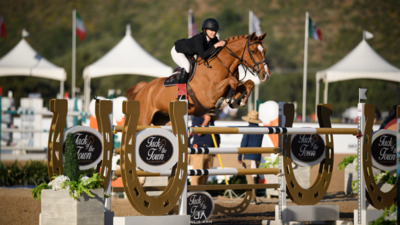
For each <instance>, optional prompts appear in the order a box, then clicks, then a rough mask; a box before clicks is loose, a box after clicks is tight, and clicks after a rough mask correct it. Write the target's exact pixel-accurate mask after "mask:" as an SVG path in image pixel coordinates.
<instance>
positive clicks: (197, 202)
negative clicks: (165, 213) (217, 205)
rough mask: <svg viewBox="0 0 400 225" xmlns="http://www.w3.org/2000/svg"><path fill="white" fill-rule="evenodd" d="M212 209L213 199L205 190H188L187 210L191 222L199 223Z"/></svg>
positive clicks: (207, 216)
mask: <svg viewBox="0 0 400 225" xmlns="http://www.w3.org/2000/svg"><path fill="white" fill-rule="evenodd" d="M213 211H214V201H213V199H212V197H211V195H210V194H209V193H208V192H205V191H199V192H189V193H188V197H187V212H188V213H189V214H190V222H191V223H201V222H202V221H205V220H207V219H208V218H210V216H211V214H212V213H213Z"/></svg>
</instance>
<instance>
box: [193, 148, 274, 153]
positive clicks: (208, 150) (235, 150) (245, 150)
mask: <svg viewBox="0 0 400 225" xmlns="http://www.w3.org/2000/svg"><path fill="white" fill-rule="evenodd" d="M188 153H189V154H263V153H279V148H275V147H248V148H244V147H242V148H206V147H203V148H189V149H188Z"/></svg>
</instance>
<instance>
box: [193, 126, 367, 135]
mask: <svg viewBox="0 0 400 225" xmlns="http://www.w3.org/2000/svg"><path fill="white" fill-rule="evenodd" d="M190 132H193V133H195V134H343V135H346V134H347V135H348V134H352V135H357V134H359V130H358V129H357V128H311V127H306V128H296V127H191V128H190Z"/></svg>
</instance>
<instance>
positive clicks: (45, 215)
mask: <svg viewBox="0 0 400 225" xmlns="http://www.w3.org/2000/svg"><path fill="white" fill-rule="evenodd" d="M92 193H93V195H94V196H95V198H91V197H89V196H88V195H87V194H86V193H84V194H83V195H82V196H81V197H80V198H79V200H75V199H73V198H72V197H71V196H70V195H69V193H68V190H59V191H54V190H51V189H45V190H42V200H41V202H42V212H41V214H40V224H41V225H71V224H76V225H78V224H81V225H83V224H84V225H100V224H101V225H104V190H103V189H95V190H92Z"/></svg>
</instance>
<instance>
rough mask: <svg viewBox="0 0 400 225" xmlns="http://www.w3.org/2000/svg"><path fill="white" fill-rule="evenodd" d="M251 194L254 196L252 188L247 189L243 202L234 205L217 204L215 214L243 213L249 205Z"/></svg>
mask: <svg viewBox="0 0 400 225" xmlns="http://www.w3.org/2000/svg"><path fill="white" fill-rule="evenodd" d="M251 196H252V190H246V192H245V195H244V198H243V200H242V202H241V203H239V205H237V206H234V207H225V206H223V205H219V204H215V209H214V214H216V213H222V214H225V215H226V214H234V213H242V212H243V211H245V210H246V209H247V207H249V205H250V200H251Z"/></svg>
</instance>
